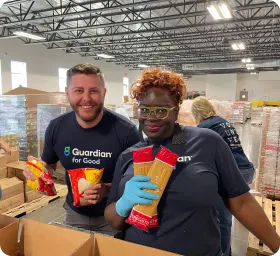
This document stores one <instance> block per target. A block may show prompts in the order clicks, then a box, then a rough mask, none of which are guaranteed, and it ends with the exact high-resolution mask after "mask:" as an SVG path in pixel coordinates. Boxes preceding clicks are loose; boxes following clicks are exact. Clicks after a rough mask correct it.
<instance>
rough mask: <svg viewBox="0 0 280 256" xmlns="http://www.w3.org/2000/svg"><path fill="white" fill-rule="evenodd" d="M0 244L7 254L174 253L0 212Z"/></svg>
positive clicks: (166, 255) (170, 255)
mask: <svg viewBox="0 0 280 256" xmlns="http://www.w3.org/2000/svg"><path fill="white" fill-rule="evenodd" d="M18 238H19V239H18ZM108 245H110V246H108ZM0 247H1V249H2V251H3V252H4V253H5V254H6V255H11V256H16V255H24V256H32V255H40V256H49V255H60V256H101V255H102V256H112V255H122V256H131V255H135V256H140V255H141V256H142V255H153V256H176V255H177V254H174V253H170V252H166V251H162V250H157V249H154V248H150V247H146V246H142V245H138V244H133V243H129V242H125V241H122V240H119V239H115V238H111V237H108V236H104V235H100V234H94V235H91V234H87V233H83V232H79V231H75V230H71V229H66V228H61V227H57V226H53V225H48V224H44V223H40V222H36V221H33V220H29V219H22V220H18V219H14V218H11V217H7V216H3V215H0Z"/></svg>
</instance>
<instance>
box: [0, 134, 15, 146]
mask: <svg viewBox="0 0 280 256" xmlns="http://www.w3.org/2000/svg"><path fill="white" fill-rule="evenodd" d="M0 140H4V141H5V142H7V143H8V145H9V146H10V148H18V134H7V135H3V136H0Z"/></svg>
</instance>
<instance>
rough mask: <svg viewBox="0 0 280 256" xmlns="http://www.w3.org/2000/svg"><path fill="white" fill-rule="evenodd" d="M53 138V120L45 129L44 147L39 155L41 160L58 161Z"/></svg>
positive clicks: (50, 162)
mask: <svg viewBox="0 0 280 256" xmlns="http://www.w3.org/2000/svg"><path fill="white" fill-rule="evenodd" d="M53 138H54V128H53V122H50V124H49V125H48V127H47V129H46V133H45V143H44V149H43V153H42V156H41V158H42V160H43V161H44V162H46V163H47V164H55V163H57V162H58V161H59V158H58V156H57V154H56V153H55V150H54V140H53Z"/></svg>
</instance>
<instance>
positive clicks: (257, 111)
mask: <svg viewBox="0 0 280 256" xmlns="http://www.w3.org/2000/svg"><path fill="white" fill-rule="evenodd" d="M262 115H263V108H262V107H259V108H253V109H252V111H251V124H253V125H254V124H256V125H261V124H262Z"/></svg>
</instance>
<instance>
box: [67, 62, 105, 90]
mask: <svg viewBox="0 0 280 256" xmlns="http://www.w3.org/2000/svg"><path fill="white" fill-rule="evenodd" d="M77 74H84V75H97V76H98V77H99V78H100V80H101V84H102V86H105V79H104V75H103V73H102V71H101V70H100V68H99V67H97V66H96V65H94V64H78V65H75V66H74V67H72V68H70V69H68V70H67V86H68V85H69V84H70V83H71V79H72V76H74V75H77Z"/></svg>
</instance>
